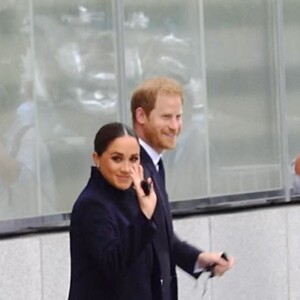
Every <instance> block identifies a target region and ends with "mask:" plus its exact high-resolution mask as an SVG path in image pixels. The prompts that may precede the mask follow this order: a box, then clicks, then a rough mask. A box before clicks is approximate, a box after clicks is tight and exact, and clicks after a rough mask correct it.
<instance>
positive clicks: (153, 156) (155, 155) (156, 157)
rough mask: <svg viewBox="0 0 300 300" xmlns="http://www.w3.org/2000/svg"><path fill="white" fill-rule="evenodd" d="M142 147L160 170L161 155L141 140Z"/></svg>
mask: <svg viewBox="0 0 300 300" xmlns="http://www.w3.org/2000/svg"><path fill="white" fill-rule="evenodd" d="M139 143H140V145H141V146H142V147H143V148H144V149H145V151H146V152H147V154H148V155H149V156H150V157H151V159H152V161H153V164H154V165H155V167H156V169H157V168H158V166H157V164H158V162H159V160H160V159H161V154H158V153H157V152H156V151H155V150H154V149H153V148H152V147H151V146H149V145H148V144H147V143H146V142H145V141H143V140H142V139H140V138H139Z"/></svg>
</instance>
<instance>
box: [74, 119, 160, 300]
mask: <svg viewBox="0 0 300 300" xmlns="http://www.w3.org/2000/svg"><path fill="white" fill-rule="evenodd" d="M93 160H94V162H95V165H96V166H95V167H92V168H91V175H90V179H89V181H88V183H87V185H86V186H85V188H84V189H83V191H82V192H81V194H80V195H79V197H78V199H77V200H76V202H75V204H74V207H73V210H72V214H71V225H70V247H71V282H70V291H69V300H94V299H95V300H96V299H97V300H98V299H101V300H106V299H107V300H141V299H142V300H154V299H155V300H159V299H161V290H160V289H161V288H160V266H159V263H158V259H157V257H156V255H155V251H154V250H153V246H152V240H153V238H154V236H155V234H156V231H157V226H156V224H155V222H154V221H153V219H152V215H153V212H154V210H155V207H156V201H157V198H156V194H155V192H154V189H153V186H152V182H151V179H150V178H149V179H147V180H148V186H149V187H150V194H149V195H147V193H146V194H145V192H144V190H143V189H142V188H141V180H143V175H142V174H143V170H142V167H141V166H140V146H139V143H138V140H137V138H136V135H135V133H134V132H133V131H132V130H131V129H130V128H128V127H127V126H125V125H123V124H121V123H110V124H107V125H104V126H103V127H102V128H100V130H99V131H98V133H97V134H96V137H95V141H94V153H93Z"/></svg>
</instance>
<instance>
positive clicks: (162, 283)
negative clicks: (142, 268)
mask: <svg viewBox="0 0 300 300" xmlns="http://www.w3.org/2000/svg"><path fill="white" fill-rule="evenodd" d="M160 285H161V286H163V285H164V280H163V279H162V278H161V279H160Z"/></svg>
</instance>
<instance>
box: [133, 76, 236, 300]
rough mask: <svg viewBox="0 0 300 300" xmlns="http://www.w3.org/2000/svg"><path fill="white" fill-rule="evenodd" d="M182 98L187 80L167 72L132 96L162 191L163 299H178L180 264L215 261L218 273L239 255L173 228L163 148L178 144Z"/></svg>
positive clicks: (158, 248)
mask: <svg viewBox="0 0 300 300" xmlns="http://www.w3.org/2000/svg"><path fill="white" fill-rule="evenodd" d="M182 104H183V91H182V87H181V85H180V84H179V83H178V82H177V81H175V80H172V79H170V78H166V77H157V78H152V79H149V80H146V81H145V82H143V83H142V84H141V85H140V86H139V87H138V88H137V89H136V90H135V91H134V93H133V95H132V98H131V113H132V120H133V126H134V129H135V131H136V133H137V135H138V137H139V141H140V145H141V164H142V165H143V168H144V173H145V177H146V178H147V177H151V178H152V180H153V183H154V188H155V191H156V194H157V206H156V209H155V212H154V215H153V219H154V221H155V223H156V225H157V228H158V230H157V234H156V235H155V237H154V240H153V249H154V250H153V251H154V255H156V256H157V259H158V261H159V270H158V272H159V274H160V277H161V279H160V282H161V294H162V299H163V300H175V299H177V278H176V271H175V266H176V265H178V266H179V267H180V268H182V269H183V270H184V271H186V272H188V273H189V274H190V275H192V276H194V277H195V278H197V277H198V276H199V275H200V274H201V270H203V269H204V268H206V267H208V266H210V265H213V264H215V267H214V269H213V272H214V275H216V276H221V275H223V274H224V273H225V272H226V271H227V270H228V269H229V268H231V267H232V265H233V258H231V257H229V258H228V260H227V261H226V260H225V259H223V258H222V257H221V253H219V252H204V251H201V250H199V249H197V248H195V247H193V246H191V245H189V244H187V243H186V242H183V241H181V240H180V239H179V238H178V237H177V236H176V235H175V233H174V232H173V227H172V218H171V213H170V208H169V201H168V194H167V191H166V188H165V174H164V168H163V164H162V160H161V154H162V152H163V151H164V150H169V149H173V148H175V146H176V141H177V136H178V135H179V133H180V130H181V126H182Z"/></svg>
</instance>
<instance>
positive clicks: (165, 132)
mask: <svg viewBox="0 0 300 300" xmlns="http://www.w3.org/2000/svg"><path fill="white" fill-rule="evenodd" d="M181 127H182V100H181V97H180V96H179V95H166V94H159V95H158V96H157V99H156V103H155V107H154V109H153V110H152V111H151V112H150V115H149V116H148V117H146V121H145V124H144V137H145V139H146V142H147V143H148V144H149V145H150V146H151V147H152V148H153V149H154V150H155V151H156V152H158V153H161V152H162V151H163V150H167V149H173V148H175V146H176V142H177V136H178V135H179V133H180V131H181Z"/></svg>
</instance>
